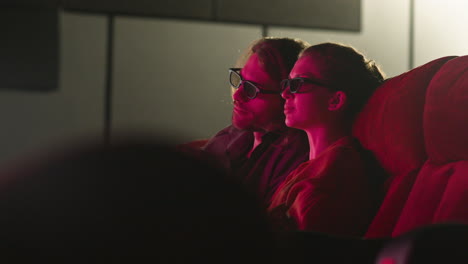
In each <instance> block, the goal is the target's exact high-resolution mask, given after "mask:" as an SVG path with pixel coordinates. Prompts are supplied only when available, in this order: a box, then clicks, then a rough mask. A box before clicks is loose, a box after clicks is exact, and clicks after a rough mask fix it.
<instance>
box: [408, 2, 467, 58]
mask: <svg viewBox="0 0 468 264" xmlns="http://www.w3.org/2000/svg"><path fill="white" fill-rule="evenodd" d="M414 6H415V8H414V10H415V14H414V63H415V66H418V65H422V64H424V63H426V62H429V61H430V60H433V59H436V58H440V57H444V56H450V55H458V56H460V55H468V15H467V12H468V1H465V0H445V1H438V0H415V2H414Z"/></svg>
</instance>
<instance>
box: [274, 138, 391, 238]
mask: <svg viewBox="0 0 468 264" xmlns="http://www.w3.org/2000/svg"><path fill="white" fill-rule="evenodd" d="M369 155H370V154H369V153H366V152H365V151H364V150H363V149H362V148H361V147H360V145H359V143H358V142H357V140H354V139H353V138H351V137H344V138H341V139H340V140H338V141H336V142H335V143H334V144H333V145H331V146H330V147H328V148H327V149H326V150H325V151H324V152H322V153H321V154H320V155H319V156H318V157H316V158H315V159H313V160H310V161H307V162H305V163H303V164H301V165H300V166H299V167H298V168H297V169H296V170H294V171H293V172H292V173H291V174H289V175H288V177H287V178H286V180H285V181H284V182H283V183H282V185H281V186H280V187H279V188H278V190H277V192H276V193H275V194H274V196H273V199H272V203H271V205H270V208H269V209H268V211H269V215H270V217H271V219H272V223H273V226H274V227H275V228H276V229H278V230H283V231H284V230H296V229H299V230H307V231H317V232H323V233H329V234H334V235H351V236H362V235H363V234H364V232H365V231H366V229H367V227H368V225H369V224H370V222H371V220H372V218H373V216H374V214H375V212H376V210H377V208H378V205H379V203H380V200H381V195H382V191H381V184H380V183H381V182H382V180H383V177H382V176H383V174H382V173H381V170H380V166H378V164H377V163H376V162H375V160H373V159H372V156H369Z"/></svg>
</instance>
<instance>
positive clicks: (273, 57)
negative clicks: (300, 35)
mask: <svg viewBox="0 0 468 264" xmlns="http://www.w3.org/2000/svg"><path fill="white" fill-rule="evenodd" d="M307 46H309V44H308V43H307V42H305V41H303V40H300V39H292V38H277V37H264V38H261V39H258V40H256V41H254V42H252V43H251V44H250V46H249V47H248V48H247V49H246V50H245V51H244V54H243V55H242V56H240V58H239V59H238V61H237V63H236V64H237V67H243V66H244V64H245V63H246V61H247V60H248V59H249V57H250V56H251V55H252V54H254V53H255V54H257V56H258V58H259V60H260V63H261V65H263V67H264V69H265V70H266V72H268V74H269V75H270V77H271V78H272V79H273V80H275V81H278V84H279V82H280V81H281V80H283V79H286V78H288V75H289V72H290V71H291V69H292V68H293V66H294V63H295V62H296V60H297V58H298V56H299V54H300V53H301V51H303V50H304V49H305V48H306V47H307Z"/></svg>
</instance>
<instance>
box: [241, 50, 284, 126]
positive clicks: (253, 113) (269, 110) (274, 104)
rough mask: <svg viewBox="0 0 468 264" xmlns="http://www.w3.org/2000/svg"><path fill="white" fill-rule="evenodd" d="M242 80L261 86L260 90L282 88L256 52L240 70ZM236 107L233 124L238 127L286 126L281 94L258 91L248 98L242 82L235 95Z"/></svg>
mask: <svg viewBox="0 0 468 264" xmlns="http://www.w3.org/2000/svg"><path fill="white" fill-rule="evenodd" d="M240 75H241V76H242V79H243V80H247V81H250V82H252V83H255V84H256V85H258V87H259V88H260V89H265V90H271V91H279V90H280V88H279V83H278V82H277V81H275V80H273V79H272V78H271V77H270V75H269V74H268V73H267V72H266V71H265V69H264V67H263V66H262V65H261V63H260V61H259V59H258V56H257V54H255V53H254V54H252V55H251V56H250V58H249V59H248V60H247V62H246V64H245V65H244V68H242V70H241V71H240ZM232 98H233V101H234V109H233V112H232V123H233V125H234V126H235V127H237V128H239V129H248V130H252V131H269V130H270V129H274V128H277V127H278V126H284V114H283V103H284V100H283V99H282V98H281V96H280V94H279V93H277V94H266V93H258V94H257V96H256V97H255V98H254V99H249V98H247V97H246V95H245V93H244V91H243V84H242V85H241V86H240V87H239V88H238V89H237V90H235V92H234V94H233V95H232Z"/></svg>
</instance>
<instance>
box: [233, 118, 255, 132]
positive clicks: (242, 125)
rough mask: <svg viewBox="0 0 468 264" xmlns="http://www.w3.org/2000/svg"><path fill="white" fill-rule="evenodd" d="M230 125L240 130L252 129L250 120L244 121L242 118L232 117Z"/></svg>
mask: <svg viewBox="0 0 468 264" xmlns="http://www.w3.org/2000/svg"><path fill="white" fill-rule="evenodd" d="M232 125H233V126H234V127H235V128H237V129H240V130H251V129H252V125H251V124H250V122H245V121H243V120H237V119H235V118H233V119H232Z"/></svg>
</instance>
